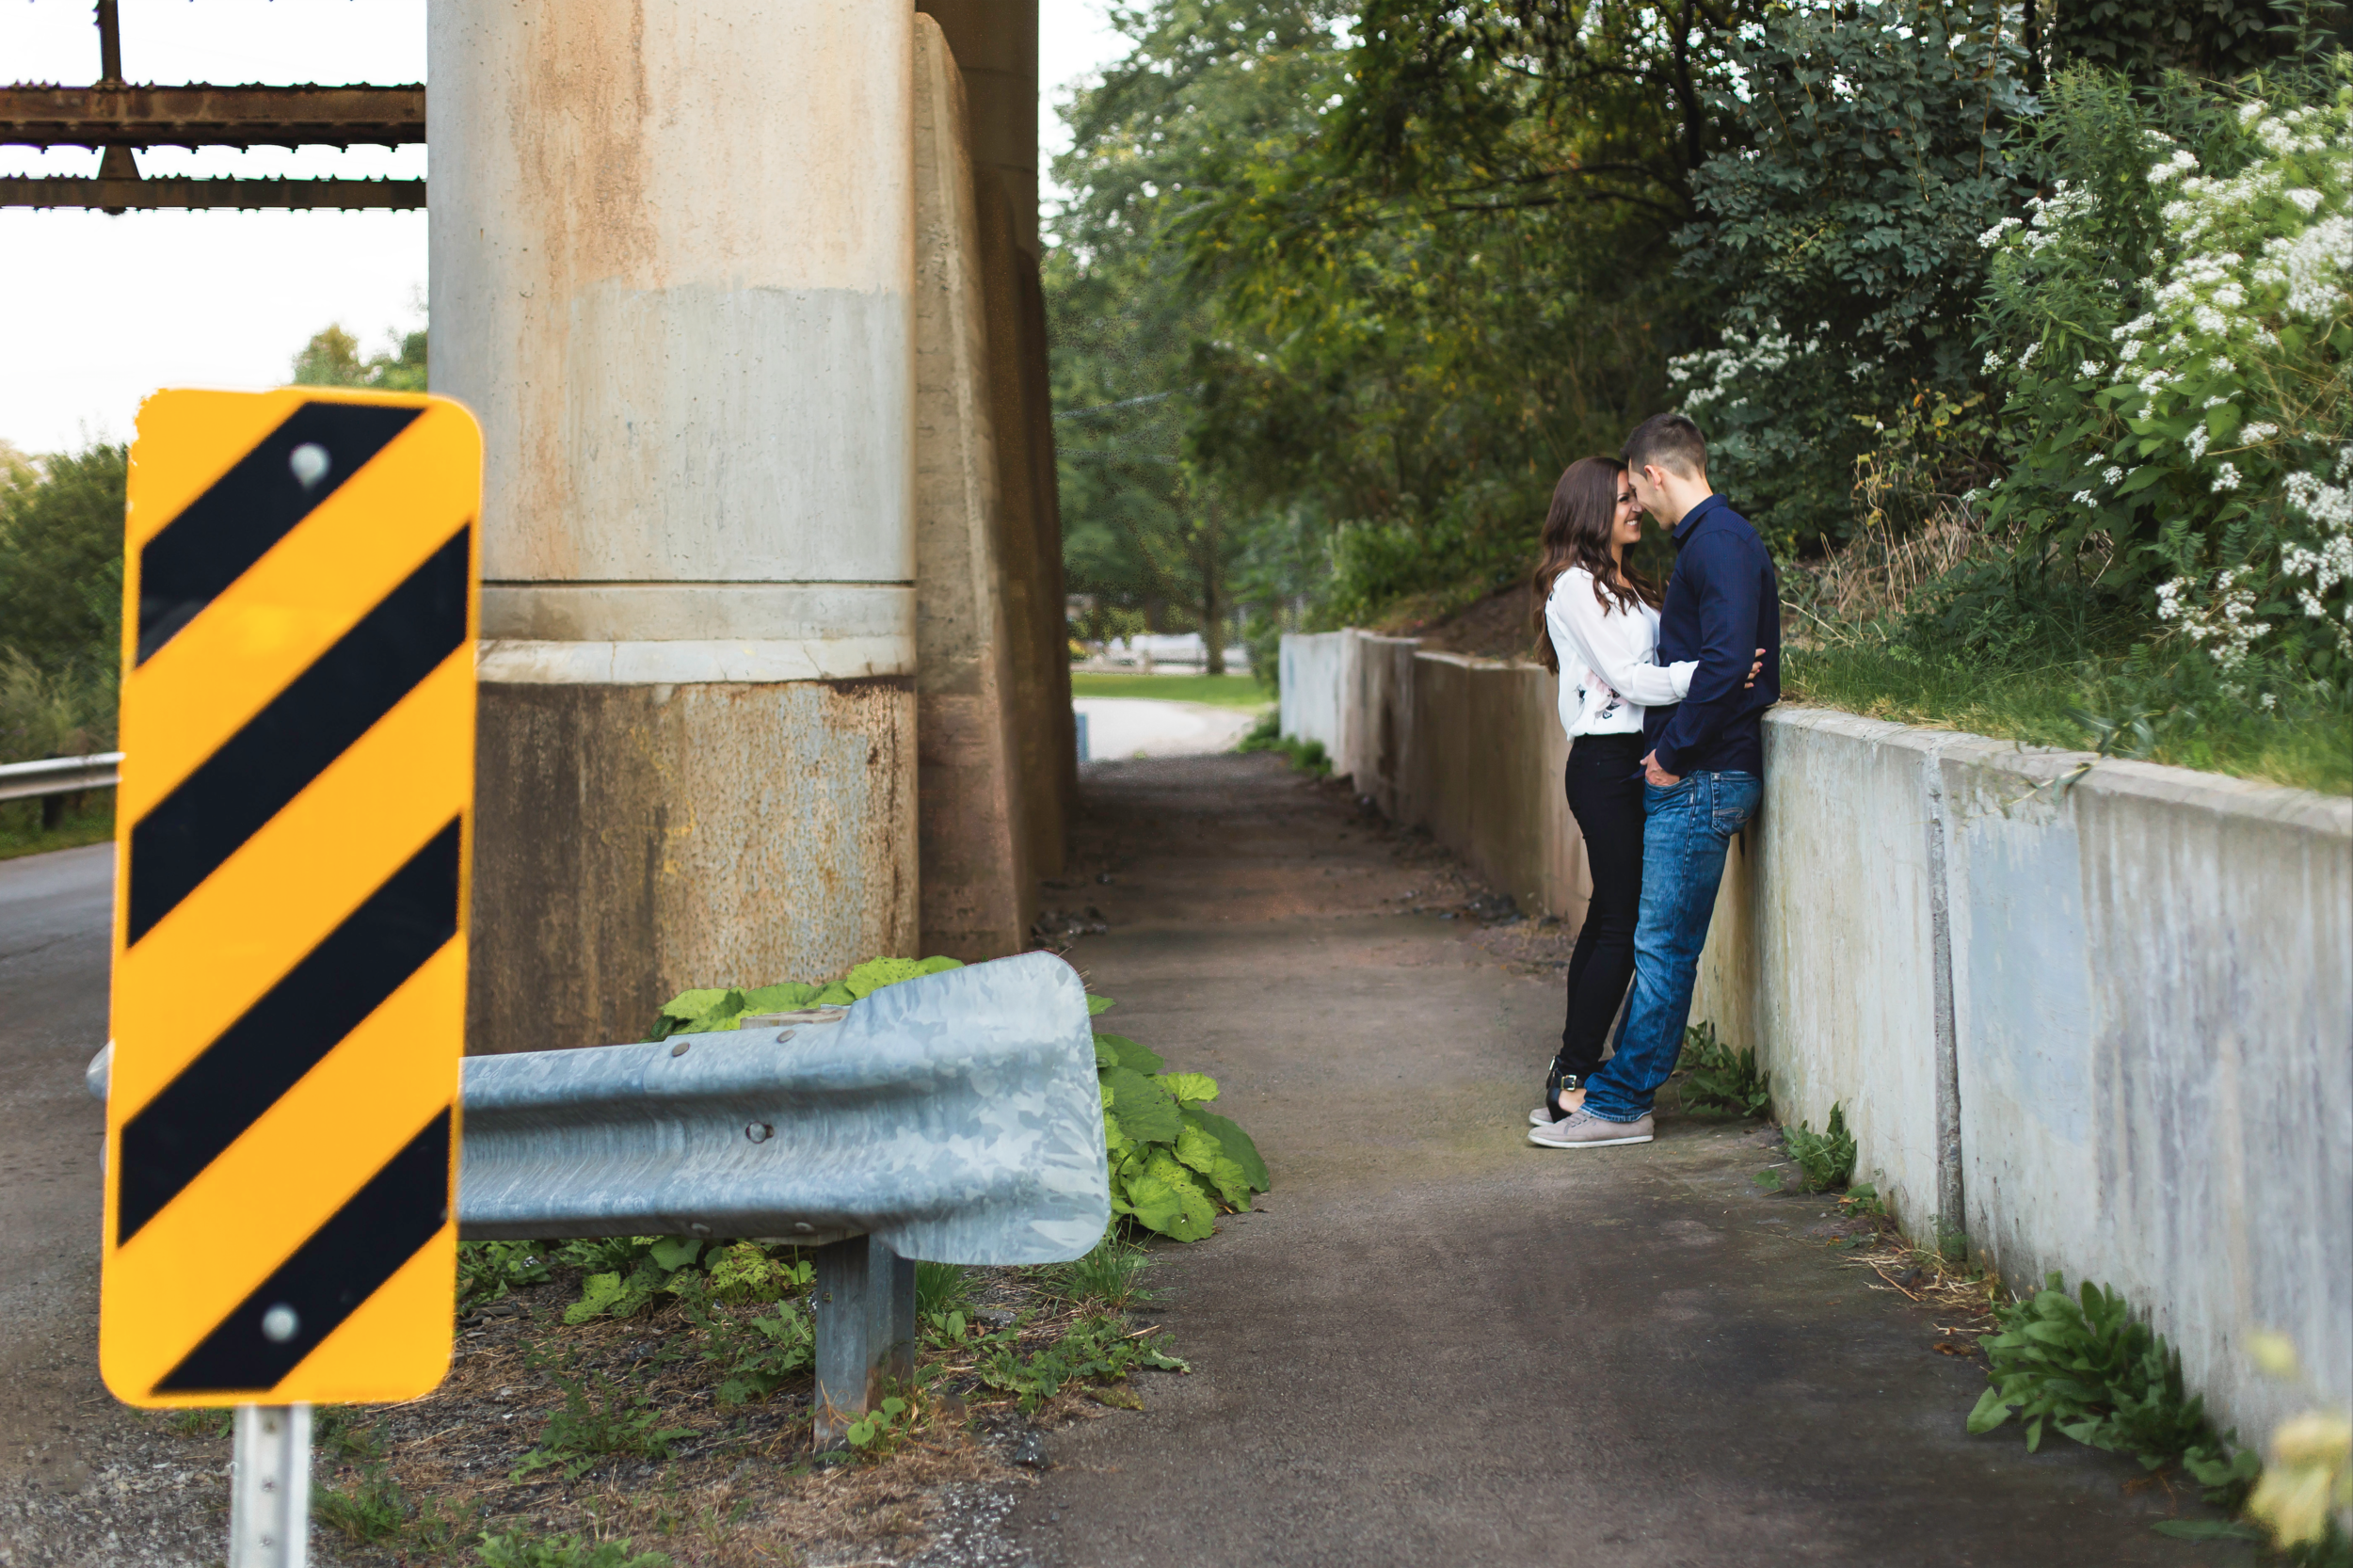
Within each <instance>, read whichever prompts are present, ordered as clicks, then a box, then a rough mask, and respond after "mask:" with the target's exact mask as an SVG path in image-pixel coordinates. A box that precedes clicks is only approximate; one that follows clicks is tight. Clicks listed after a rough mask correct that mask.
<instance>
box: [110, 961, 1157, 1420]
mask: <svg viewBox="0 0 2353 1568" xmlns="http://www.w3.org/2000/svg"><path fill="white" fill-rule="evenodd" d="M109 1049H111V1048H109ZM107 1059H108V1052H107V1051H101V1052H100V1053H99V1055H98V1057H97V1058H95V1059H93V1060H92V1062H91V1063H90V1066H89V1084H90V1091H91V1093H92V1094H94V1095H96V1096H99V1097H101V1098H104V1095H105V1087H106V1074H107ZM462 1103H463V1108H464V1113H463V1118H462V1124H461V1125H462V1128H463V1133H462V1139H461V1143H460V1155H459V1174H458V1196H457V1226H458V1234H459V1235H460V1236H462V1237H465V1238H467V1239H469V1240H498V1239H503V1240H558V1239H562V1238H567V1237H609V1236H646V1235H669V1236H705V1237H748V1238H754V1239H760V1240H779V1241H788V1242H792V1243H795V1244H797V1245H801V1246H808V1247H813V1248H814V1249H815V1261H816V1267H817V1280H816V1288H815V1298H814V1299H815V1304H816V1315H817V1400H816V1405H817V1442H818V1446H819V1447H820V1448H824V1447H829V1446H832V1445H834V1444H837V1443H839V1442H840V1436H841V1433H842V1432H843V1430H844V1429H845V1428H846V1427H847V1426H848V1424H849V1423H850V1421H851V1420H852V1419H854V1418H855V1417H856V1416H857V1415H859V1414H861V1413H863V1412H864V1411H865V1410H867V1409H868V1408H869V1407H870V1405H871V1404H872V1401H873V1400H875V1399H876V1398H878V1397H879V1394H880V1390H881V1387H882V1385H883V1384H886V1383H887V1382H890V1381H904V1380H905V1379H906V1378H908V1377H910V1376H912V1375H913V1371H914V1344H915V1335H916V1322H915V1262H914V1260H915V1259H917V1258H926V1259H930V1260H932V1261H936V1262H941V1263H968V1264H1033V1263H1052V1262H1064V1261H1067V1260H1069V1259H1072V1258H1076V1257H1080V1256H1083V1255H1084V1254H1086V1253H1087V1252H1088V1251H1089V1250H1090V1249H1091V1248H1093V1247H1094V1245H1095V1244H1096V1241H1097V1240H1100V1239H1101V1237H1102V1235H1103V1231H1104V1228H1105V1226H1106V1225H1108V1224H1110V1221H1111V1191H1110V1183H1109V1178H1108V1175H1107V1170H1106V1166H1105V1161H1104V1148H1103V1112H1102V1096H1101V1090H1100V1088H1099V1087H1098V1084H1097V1080H1096V1071H1095V1038H1094V1029H1093V1026H1092V1024H1091V1021H1090V1019H1089V1016H1088V1013H1087V1003H1086V990H1085V987H1084V985H1083V984H1081V983H1080V979H1079V976H1078V974H1077V972H1076V971H1075V970H1073V969H1072V968H1070V966H1069V965H1067V964H1065V963H1064V962H1063V961H1062V960H1061V959H1059V958H1056V957H1054V956H1053V955H1052V954H1050V953H1044V952H1032V953H1024V954H1022V955H1020V956H1018V957H1015V958H1003V959H999V960H997V961H995V962H993V963H987V964H975V965H971V966H969V967H968V968H961V969H951V970H948V971H946V972H945V973H942V974H936V975H929V976H925V977H924V978H922V979H920V980H911V981H906V982H904V983H902V984H897V985H892V986H888V987H887V988H885V989H883V990H880V991H877V992H875V993H874V994H873V995H872V996H870V997H868V998H866V999H865V1000H863V1001H860V1002H858V1003H856V1005H854V1006H852V1007H848V1008H826V1009H817V1010H813V1011H811V1012H808V1013H802V1014H776V1015H770V1016H766V1017H764V1018H761V1019H759V1020H757V1021H755V1022H753V1023H747V1024H746V1025H745V1026H744V1027H743V1028H740V1029H737V1030H734V1031H730V1032H719V1033H710V1034H681V1035H674V1036H672V1037H671V1038H670V1039H668V1040H665V1041H663V1042H661V1043H660V1044H654V1045H647V1044H634V1045H614V1046H599V1047H592V1048H587V1049H583V1050H555V1051H527V1052H517V1053H514V1054H510V1055H504V1056H476V1057H471V1058H469V1059H468V1060H467V1062H466V1064H465V1086H464V1094H463V1100H462Z"/></svg>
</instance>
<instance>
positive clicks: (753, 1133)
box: [744, 1122, 776, 1144]
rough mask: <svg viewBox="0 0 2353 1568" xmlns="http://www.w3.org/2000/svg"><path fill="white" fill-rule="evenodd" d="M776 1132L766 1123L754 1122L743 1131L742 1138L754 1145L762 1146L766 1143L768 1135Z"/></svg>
mask: <svg viewBox="0 0 2353 1568" xmlns="http://www.w3.org/2000/svg"><path fill="white" fill-rule="evenodd" d="M774 1131H776V1128H773V1127H771V1126H769V1125H768V1124H767V1123H766V1122H754V1123H752V1124H751V1125H750V1126H749V1127H746V1128H744V1137H746V1138H749V1139H750V1140H751V1141H752V1142H753V1143H755V1144H764V1143H766V1142H767V1141H768V1135H769V1134H770V1133H772V1132H774Z"/></svg>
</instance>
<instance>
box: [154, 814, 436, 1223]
mask: <svg viewBox="0 0 2353 1568" xmlns="http://www.w3.org/2000/svg"><path fill="white" fill-rule="evenodd" d="M457 845H458V839H457V824H456V821H454V820H453V821H452V822H451V823H450V824H449V825H448V826H447V827H444V828H442V829H441V831H440V832H439V833H437V834H435V835H434V837H433V841H432V842H430V843H428V844H426V845H425V846H424V848H423V849H421V850H419V851H417V853H416V854H415V856H412V857H411V858H410V859H409V861H408V864H407V865H405V866H403V867H401V868H400V870H398V871H396V872H393V873H392V876H391V877H390V878H389V879H387V880H386V882H385V883H384V885H383V886H382V887H380V888H377V889H376V891H375V892H373V893H371V894H369V895H368V900H367V902H366V903H364V904H360V907H359V908H357V909H355V910H353V911H352V912H351V915H350V917H349V918H348V919H346V920H344V923H343V924H341V925H339V926H337V927H336V928H335V929H334V930H333V931H332V932H330V933H328V936H327V939H326V940H325V941H323V942H321V943H319V945H318V946H317V947H314V948H312V950H311V951H310V952H308V953H306V954H304V955H303V959H302V962H300V963H298V964H296V966H295V967H294V968H292V969H290V970H288V971H287V973H286V976H285V978H284V979H282V980H280V982H279V983H278V984H275V985H273V986H271V987H270V988H269V990H268V991H267V992H266V993H264V995H263V997H262V999H261V1000H259V1001H257V1002H255V1003H254V1004H253V1005H252V1006H251V1007H249V1008H248V1009H246V1012H245V1016H243V1017H241V1018H239V1019H238V1020H237V1021H236V1022H235V1023H232V1024H231V1025H230V1026H229V1027H228V1028H227V1029H225V1030H223V1031H221V1033H220V1037H219V1038H218V1039H216V1040H215V1041H214V1042H213V1043H212V1044H211V1045H209V1046H206V1047H205V1048H204V1050H203V1053H202V1054H201V1055H200V1056H198V1057H197V1059H196V1060H195V1061H193V1062H191V1063H189V1064H187V1065H186V1066H185V1067H183V1068H182V1069H181V1070H180V1075H179V1076H178V1077H177V1078H175V1079H173V1080H171V1081H170V1082H169V1083H167V1084H165V1085H164V1088H163V1092H162V1093H161V1094H158V1095H157V1096H155V1097H154V1098H153V1099H152V1100H150V1101H148V1102H147V1104H145V1105H143V1106H141V1107H140V1108H139V1111H138V1114H136V1115H135V1116H133V1117H132V1118H131V1119H130V1120H129V1121H127V1122H125V1123H123V1124H122V1153H121V1159H122V1175H121V1177H120V1180H119V1181H117V1183H116V1186H115V1192H116V1197H115V1244H116V1245H117V1246H120V1245H121V1244H122V1243H123V1242H125V1241H128V1240H131V1238H132V1237H133V1236H135V1235H136V1234H137V1233H138V1229H139V1227H140V1226H141V1225H144V1224H147V1222H148V1221H150V1220H152V1219H153V1218H154V1217H155V1214H156V1211H157V1210H159V1209H161V1208H163V1207H164V1205H166V1204H168V1203H169V1202H170V1201H171V1200H172V1199H173V1198H174V1197H176V1196H178V1195H179V1193H180V1192H181V1190H182V1189H183V1188H184V1187H186V1186H187V1184H188V1183H189V1182H191V1181H194V1180H195V1179H196V1177H197V1175H198V1173H199V1172H200V1171H202V1170H203V1169H204V1167H205V1166H207V1165H209V1164H211V1163H212V1162H213V1161H214V1160H217V1159H219V1158H220V1155H221V1153H222V1151H223V1150H225V1149H227V1148H228V1147H229V1145H230V1144H233V1143H235V1142H236V1141H237V1140H238V1139H239V1138H240V1137H242V1136H244V1134H245V1130H246V1128H249V1127H251V1126H252V1125H253V1124H254V1123H255V1122H257V1121H259V1120H261V1118H262V1114H263V1112H266V1111H267V1110H268V1109H269V1108H270V1107H271V1106H273V1105H275V1104H277V1103H278V1100H279V1097H280V1096H282V1095H284V1094H285V1093H286V1091H287V1090H289V1089H291V1088H293V1087H294V1086H295V1084H296V1083H297V1082H298V1081H300V1080H301V1078H302V1075H303V1074H305V1073H307V1072H309V1071H310V1070H311V1069H312V1067H314V1066H316V1065H318V1064H319V1063H320V1062H321V1061H322V1060H324V1059H325V1058H326V1056H327V1053H328V1051H331V1050H333V1049H334V1048H336V1046H337V1045H339V1044H341V1043H342V1041H343V1038H344V1035H346V1034H349V1033H350V1032H352V1031H353V1030H355V1029H357V1028H359V1027H360V1020H361V1019H363V1018H365V1017H366V1016H368V1015H369V1014H371V1013H373V1012H375V1011H376V1008H378V1007H380V1006H381V1005H383V1002H384V999H385V998H387V997H389V996H391V995H392V993H393V992H394V991H396V990H398V989H400V987H401V984H402V983H403V982H405V981H407V980H408V977H409V976H410V975H412V974H414V973H416V971H417V969H418V968H419V967H420V966H421V965H423V964H424V961H425V960H426V959H428V958H430V957H432V956H433V955H434V954H435V953H436V952H440V950H441V946H442V944H443V943H445V942H447V941H448V940H449V939H450V938H451V937H453V936H456V935H457Z"/></svg>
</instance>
